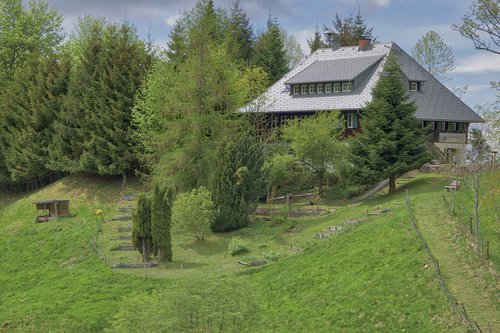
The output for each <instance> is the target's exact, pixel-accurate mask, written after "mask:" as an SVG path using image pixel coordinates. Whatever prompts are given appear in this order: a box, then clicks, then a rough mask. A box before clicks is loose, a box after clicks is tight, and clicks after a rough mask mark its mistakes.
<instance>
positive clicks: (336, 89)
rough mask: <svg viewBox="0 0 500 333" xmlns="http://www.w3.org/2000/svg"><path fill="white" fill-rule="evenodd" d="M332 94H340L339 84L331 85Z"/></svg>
mask: <svg viewBox="0 0 500 333" xmlns="http://www.w3.org/2000/svg"><path fill="white" fill-rule="evenodd" d="M333 92H340V83H339V82H337V83H334V84H333Z"/></svg>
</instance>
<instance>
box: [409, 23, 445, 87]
mask: <svg viewBox="0 0 500 333" xmlns="http://www.w3.org/2000/svg"><path fill="white" fill-rule="evenodd" d="M412 56H413V58H414V59H415V60H416V61H417V62H418V63H419V64H420V65H422V67H424V68H425V69H427V71H428V72H429V73H431V74H432V75H433V76H434V77H435V78H437V79H438V80H440V81H441V82H444V81H448V80H450V79H449V78H448V77H447V73H449V72H450V71H452V70H453V68H454V65H455V57H454V56H453V50H452V49H451V47H449V46H448V45H447V44H446V43H445V42H444V40H443V39H442V38H441V36H439V34H438V33H437V32H435V31H429V32H428V33H426V34H425V35H424V36H422V38H420V39H419V40H418V42H417V44H416V45H415V47H413V49H412Z"/></svg>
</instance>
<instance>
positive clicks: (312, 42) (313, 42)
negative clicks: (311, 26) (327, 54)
mask: <svg viewBox="0 0 500 333" xmlns="http://www.w3.org/2000/svg"><path fill="white" fill-rule="evenodd" d="M315 28H316V30H315V31H314V36H313V37H312V38H310V39H309V38H308V39H307V45H309V50H310V51H311V52H310V53H313V52H314V51H316V50H317V49H319V48H322V47H325V46H326V44H325V43H324V42H323V39H322V38H321V33H320V32H319V28H318V26H316V27H315Z"/></svg>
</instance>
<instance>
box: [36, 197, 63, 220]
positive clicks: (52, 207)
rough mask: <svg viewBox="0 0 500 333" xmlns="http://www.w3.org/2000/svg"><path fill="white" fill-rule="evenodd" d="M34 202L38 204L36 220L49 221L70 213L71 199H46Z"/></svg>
mask: <svg viewBox="0 0 500 333" xmlns="http://www.w3.org/2000/svg"><path fill="white" fill-rule="evenodd" d="M34 204H35V206H36V219H35V222H47V221H50V220H53V219H55V218H58V217H64V216H69V215H70V210H69V200H45V201H38V202H34Z"/></svg>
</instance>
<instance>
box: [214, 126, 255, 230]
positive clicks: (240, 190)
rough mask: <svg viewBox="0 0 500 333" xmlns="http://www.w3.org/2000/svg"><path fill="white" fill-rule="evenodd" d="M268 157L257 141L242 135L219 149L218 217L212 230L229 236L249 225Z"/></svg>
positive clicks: (216, 193) (216, 188) (216, 195)
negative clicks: (233, 231) (227, 233)
mask: <svg viewBox="0 0 500 333" xmlns="http://www.w3.org/2000/svg"><path fill="white" fill-rule="evenodd" d="M263 164H264V153H263V150H262V146H261V145H260V143H259V142H258V140H257V139H256V138H253V137H252V136H250V135H248V134H241V135H239V136H238V137H237V138H236V139H235V140H234V141H229V142H226V143H225V144H224V145H222V146H221V147H220V148H219V151H218V153H217V158H216V164H215V168H214V170H215V171H214V176H213V180H212V197H213V201H214V204H215V209H216V216H215V220H214V222H213V224H212V230H213V231H216V232H225V231H230V230H236V229H240V228H243V227H245V226H247V225H248V214H250V213H251V212H252V211H253V210H254V209H255V207H256V204H257V201H258V198H259V194H260V193H261V191H262V190H263V187H264V177H263V174H262V166H263Z"/></svg>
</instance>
